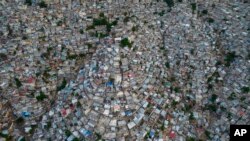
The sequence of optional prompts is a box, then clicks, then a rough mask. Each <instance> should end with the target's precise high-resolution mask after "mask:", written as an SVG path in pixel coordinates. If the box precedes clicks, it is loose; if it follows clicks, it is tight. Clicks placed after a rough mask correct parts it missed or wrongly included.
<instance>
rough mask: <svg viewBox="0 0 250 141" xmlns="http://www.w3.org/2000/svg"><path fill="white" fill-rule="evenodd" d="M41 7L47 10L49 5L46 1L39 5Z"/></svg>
mask: <svg viewBox="0 0 250 141" xmlns="http://www.w3.org/2000/svg"><path fill="white" fill-rule="evenodd" d="M39 6H40V7H41V8H46V7H48V5H47V4H46V3H45V1H41V2H40V3H39Z"/></svg>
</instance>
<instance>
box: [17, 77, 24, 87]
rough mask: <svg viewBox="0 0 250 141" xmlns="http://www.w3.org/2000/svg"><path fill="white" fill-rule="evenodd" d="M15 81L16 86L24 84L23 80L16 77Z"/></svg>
mask: <svg viewBox="0 0 250 141" xmlns="http://www.w3.org/2000/svg"><path fill="white" fill-rule="evenodd" d="M15 82H16V86H17V87H18V88H20V87H21V86H22V85H23V84H22V83H21V81H20V80H19V79H18V78H15Z"/></svg>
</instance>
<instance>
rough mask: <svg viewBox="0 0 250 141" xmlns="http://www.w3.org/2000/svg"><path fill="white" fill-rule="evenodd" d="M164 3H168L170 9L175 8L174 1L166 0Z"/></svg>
mask: <svg viewBox="0 0 250 141" xmlns="http://www.w3.org/2000/svg"><path fill="white" fill-rule="evenodd" d="M164 1H165V2H166V3H167V5H168V7H169V8H170V9H171V8H172V7H173V6H174V0H164Z"/></svg>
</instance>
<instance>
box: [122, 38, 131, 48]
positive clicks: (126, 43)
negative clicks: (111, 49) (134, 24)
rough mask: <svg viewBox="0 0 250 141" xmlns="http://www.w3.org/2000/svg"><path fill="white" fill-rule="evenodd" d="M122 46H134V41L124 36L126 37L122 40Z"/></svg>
mask: <svg viewBox="0 0 250 141" xmlns="http://www.w3.org/2000/svg"><path fill="white" fill-rule="evenodd" d="M120 46H121V47H126V46H128V47H129V48H131V47H132V43H131V42H130V41H129V39H128V38H124V39H122V40H121V43H120Z"/></svg>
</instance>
